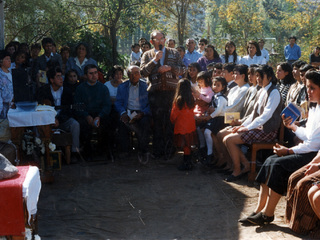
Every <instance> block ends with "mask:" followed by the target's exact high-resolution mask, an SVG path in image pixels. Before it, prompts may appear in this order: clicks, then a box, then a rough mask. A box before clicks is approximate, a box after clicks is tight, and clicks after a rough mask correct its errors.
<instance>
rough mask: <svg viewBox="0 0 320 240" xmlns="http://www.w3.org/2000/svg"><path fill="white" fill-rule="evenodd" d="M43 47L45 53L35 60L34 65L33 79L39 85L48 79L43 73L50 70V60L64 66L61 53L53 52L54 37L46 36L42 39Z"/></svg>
mask: <svg viewBox="0 0 320 240" xmlns="http://www.w3.org/2000/svg"><path fill="white" fill-rule="evenodd" d="M41 44H42V48H43V49H44V54H43V55H41V56H40V57H38V58H37V59H36V60H35V63H34V67H33V69H32V77H33V80H35V81H36V83H37V86H38V87H40V86H43V85H44V84H45V83H47V82H45V81H46V76H45V75H43V74H44V72H46V71H47V70H48V66H47V63H48V62H49V61H50V62H51V63H52V65H54V66H59V67H60V68H62V58H61V56H60V54H57V53H53V45H54V42H53V39H52V38H44V39H42V41H41Z"/></svg>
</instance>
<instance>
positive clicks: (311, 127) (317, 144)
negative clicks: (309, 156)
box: [291, 105, 320, 154]
mask: <svg viewBox="0 0 320 240" xmlns="http://www.w3.org/2000/svg"><path fill="white" fill-rule="evenodd" d="M319 119H320V106H319V105H317V106H316V107H313V108H310V109H309V116H308V121H307V123H306V127H305V128H304V127H297V130H296V131H295V134H296V136H297V137H298V138H300V139H301V140H303V143H299V144H298V145H297V146H294V147H292V148H291V149H292V151H293V152H294V153H296V154H302V153H308V152H317V151H319V149H320V121H319Z"/></svg>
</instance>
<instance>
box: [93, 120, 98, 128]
mask: <svg viewBox="0 0 320 240" xmlns="http://www.w3.org/2000/svg"><path fill="white" fill-rule="evenodd" d="M93 127H96V128H98V127H100V117H95V118H94V119H93Z"/></svg>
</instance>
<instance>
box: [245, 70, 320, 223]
mask: <svg viewBox="0 0 320 240" xmlns="http://www.w3.org/2000/svg"><path fill="white" fill-rule="evenodd" d="M306 79H307V92H308V97H309V101H310V102H311V103H313V104H315V105H316V106H314V107H311V108H310V110H309V118H308V121H307V123H306V127H305V128H304V127H298V126H296V125H295V124H294V123H292V118H291V117H285V115H284V114H283V115H282V119H283V122H284V126H286V127H287V128H289V129H291V130H292V131H293V132H295V134H296V135H297V136H298V137H299V138H300V139H301V140H303V142H302V143H300V144H298V145H296V146H294V147H291V148H287V147H284V146H281V145H279V144H277V145H276V146H275V147H274V153H276V154H275V155H272V156H270V157H268V158H267V159H266V161H265V162H264V163H263V165H262V167H261V169H260V171H259V173H258V175H257V178H256V181H257V182H259V183H260V193H259V200H258V205H257V206H256V208H255V209H254V211H253V213H251V214H250V215H249V216H248V217H245V218H242V219H240V220H239V221H240V222H250V223H253V224H258V225H264V224H266V223H270V222H272V221H273V220H274V211H275V208H276V206H277V204H278V202H279V200H280V198H281V196H282V195H283V194H284V193H285V192H286V191H287V184H288V179H289V177H290V175H291V174H292V173H293V172H294V171H296V170H298V169H299V168H301V167H302V166H304V165H306V164H308V163H309V162H311V160H312V159H313V158H314V157H315V156H316V154H317V152H318V150H319V149H320V122H319V119H320V105H319V104H320V73H318V72H315V71H310V70H309V71H308V72H307V73H306Z"/></svg>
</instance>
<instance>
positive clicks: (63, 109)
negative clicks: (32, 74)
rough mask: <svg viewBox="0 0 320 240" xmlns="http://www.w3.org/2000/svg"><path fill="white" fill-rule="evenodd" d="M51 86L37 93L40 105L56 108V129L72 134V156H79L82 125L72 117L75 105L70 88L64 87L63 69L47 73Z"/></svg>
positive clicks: (56, 68)
mask: <svg viewBox="0 0 320 240" xmlns="http://www.w3.org/2000/svg"><path fill="white" fill-rule="evenodd" d="M47 76H48V79H49V82H50V83H49V84H46V85H44V86H42V87H41V88H40V89H39V90H38V93H37V101H38V103H39V104H45V105H51V106H55V107H56V111H57V115H56V119H55V124H54V128H59V129H62V130H64V131H68V132H71V134H72V150H71V151H72V154H73V155H78V154H77V153H78V152H79V137H80V125H79V123H78V122H77V121H76V120H75V119H74V118H73V117H72V110H71V105H72V103H73V97H72V92H71V90H70V89H69V88H66V87H63V79H62V71H61V68H59V67H55V68H50V69H49V70H48V71H47Z"/></svg>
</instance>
